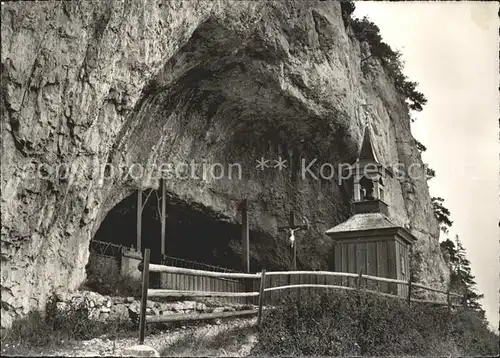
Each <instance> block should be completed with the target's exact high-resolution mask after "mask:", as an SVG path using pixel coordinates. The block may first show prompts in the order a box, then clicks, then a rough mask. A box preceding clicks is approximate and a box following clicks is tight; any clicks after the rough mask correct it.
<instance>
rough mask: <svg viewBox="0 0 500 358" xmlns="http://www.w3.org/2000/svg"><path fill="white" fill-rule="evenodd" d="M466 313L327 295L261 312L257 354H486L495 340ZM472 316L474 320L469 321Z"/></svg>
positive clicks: (492, 351) (495, 347) (493, 350)
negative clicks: (262, 313)
mask: <svg viewBox="0 0 500 358" xmlns="http://www.w3.org/2000/svg"><path fill="white" fill-rule="evenodd" d="M470 315H471V313H470V312H466V311H462V310H459V311H454V312H452V314H448V312H447V310H446V308H445V307H442V306H433V305H428V304H427V305H426V304H412V306H411V308H409V307H408V306H407V305H406V303H405V301H403V300H398V299H388V298H383V297H379V296H375V295H372V294H368V293H358V292H345V291H341V292H330V293H324V294H320V295H315V296H312V297H308V298H306V299H303V300H301V301H298V302H297V301H296V300H293V299H291V298H288V299H287V302H286V305H284V306H281V307H279V308H277V309H276V310H273V311H269V312H266V314H265V315H264V317H263V321H262V330H261V332H260V334H259V340H258V343H257V345H256V346H255V347H254V351H253V352H252V353H254V354H256V355H287V356H289V355H360V354H361V355H376V356H386V355H410V354H411V355H415V354H417V355H450V354H451V355H460V354H466V355H477V354H482V355H487V354H490V355H491V354H497V353H498V343H494V342H496V340H498V336H496V335H495V334H494V333H492V332H490V331H489V330H488V329H487V328H486V326H485V324H484V322H483V323H481V322H480V321H478V320H477V319H475V318H471V317H470ZM472 317H474V316H472Z"/></svg>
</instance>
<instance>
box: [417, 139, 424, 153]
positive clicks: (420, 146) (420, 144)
mask: <svg viewBox="0 0 500 358" xmlns="http://www.w3.org/2000/svg"><path fill="white" fill-rule="evenodd" d="M415 145H416V146H417V150H418V151H419V152H425V151H426V150H427V147H426V146H425V145H423V144H422V142H420V141H418V140H416V139H415Z"/></svg>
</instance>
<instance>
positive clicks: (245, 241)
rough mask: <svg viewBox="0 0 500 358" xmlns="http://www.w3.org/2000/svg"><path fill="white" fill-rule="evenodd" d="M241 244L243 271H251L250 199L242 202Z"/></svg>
mask: <svg viewBox="0 0 500 358" xmlns="http://www.w3.org/2000/svg"><path fill="white" fill-rule="evenodd" d="M241 241H242V242H241V246H242V248H243V253H242V256H243V257H242V261H243V272H250V230H249V225H248V199H245V200H243V203H242V204H241Z"/></svg>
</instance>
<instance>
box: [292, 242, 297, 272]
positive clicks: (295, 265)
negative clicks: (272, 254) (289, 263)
mask: <svg viewBox="0 0 500 358" xmlns="http://www.w3.org/2000/svg"><path fill="white" fill-rule="evenodd" d="M292 270H293V271H297V240H295V242H294V244H293V269H292Z"/></svg>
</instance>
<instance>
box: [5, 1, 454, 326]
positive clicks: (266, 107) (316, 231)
mask: <svg viewBox="0 0 500 358" xmlns="http://www.w3.org/2000/svg"><path fill="white" fill-rule="evenodd" d="M368 56H369V54H368V53H367V50H366V49H365V46H363V45H362V44H359V43H358V41H357V40H356V39H355V38H354V37H353V36H352V33H351V32H350V29H349V28H348V27H347V26H346V25H345V24H344V22H343V20H342V16H341V13H340V5H339V4H338V3H336V2H324V1H307V2H302V1H284V2H254V1H194V0H193V1H185V2H182V1H178V2H177V1H153V0H145V1H128V2H120V1H109V2H108V1H106V2H97V1H96V2H90V1H86V2H81V3H76V2H43V3H36V4H35V3H3V4H2V57H1V64H2V118H1V122H2V211H1V213H2V256H1V257H2V263H1V265H2V281H1V294H2V326H8V325H10V324H11V321H12V319H13V318H14V317H16V316H18V315H22V314H25V313H26V312H27V311H29V310H31V309H37V308H42V307H43V305H44V304H45V302H46V298H47V297H48V295H49V294H50V293H51V292H52V291H61V290H62V291H65V290H72V289H74V288H76V287H78V285H79V284H80V283H81V282H82V281H83V280H84V277H85V270H84V266H85V264H86V262H87V259H88V245H89V240H90V239H91V238H92V236H93V234H94V233H95V232H96V230H97V229H98V228H99V225H100V223H101V222H102V220H103V219H104V217H105V216H106V213H107V212H108V211H109V210H110V209H111V208H112V207H113V206H114V205H116V204H117V203H118V202H119V201H120V200H122V199H123V198H125V197H126V196H127V195H129V194H130V193H132V192H133V191H134V190H136V188H137V187H142V188H149V187H157V186H158V180H157V178H158V175H157V173H158V168H159V166H160V165H161V164H162V163H174V164H175V163H190V162H191V161H192V160H194V161H195V163H198V164H201V163H209V164H210V163H221V165H222V167H223V168H225V169H224V170H226V172H225V174H226V175H224V176H223V177H222V178H220V179H219V177H218V176H217V177H214V176H212V175H208V177H206V178H205V179H206V180H200V179H196V178H189V179H185V178H179V177H173V178H171V179H169V180H168V181H167V187H168V190H169V195H170V196H171V197H175V198H177V199H178V200H181V201H183V202H185V203H187V204H188V205H192V206H196V207H198V208H200V209H201V210H206V212H207V215H213V216H214V217H217V219H218V220H224V221H228V222H233V223H237V222H238V221H239V220H240V218H239V214H238V204H239V202H240V201H241V200H242V199H243V198H248V199H249V202H250V210H251V214H250V220H251V229H252V230H253V231H254V232H258V233H261V235H260V237H261V238H260V239H259V240H255V242H252V256H253V259H254V260H261V261H264V262H267V263H269V265H271V264H272V265H274V266H283V262H284V261H286V260H288V258H289V249H288V248H286V245H287V243H286V238H285V237H284V235H283V234H278V232H277V229H276V227H277V225H283V224H285V223H286V219H287V215H288V211H289V210H290V209H292V208H294V209H295V210H296V211H297V212H298V213H299V214H300V215H299V218H300V217H301V215H302V216H303V217H304V218H305V219H304V220H307V221H308V222H309V223H310V225H311V229H310V230H309V231H308V232H307V233H306V234H302V235H303V237H302V239H301V246H299V254H298V256H299V261H301V265H302V266H303V267H311V268H319V267H325V266H326V265H327V257H326V256H327V255H325V252H328V250H329V245H330V243H329V240H328V238H327V237H325V236H324V234H323V232H324V231H325V230H326V229H328V228H329V227H331V226H333V225H335V224H337V223H339V222H341V221H343V220H345V219H346V218H347V217H348V216H349V214H350V211H349V196H350V188H349V186H348V185H346V184H345V183H344V185H338V182H337V180H334V179H328V177H329V172H328V170H327V169H328V168H325V170H324V172H323V174H324V177H327V178H326V179H320V180H315V179H314V178H313V177H312V176H311V175H309V173H308V172H307V173H306V176H305V178H302V176H301V170H300V165H301V164H302V163H301V160H302V159H304V160H305V163H306V166H307V164H308V163H310V161H311V160H313V159H315V158H316V159H317V162H315V164H314V165H313V166H312V167H311V168H312V170H313V171H314V172H315V173H316V174H318V173H319V169H320V165H321V164H322V163H325V162H328V163H331V164H333V165H338V164H339V163H345V162H352V161H353V160H354V159H355V157H356V155H357V151H358V150H359V146H360V142H361V140H360V139H361V135H362V130H363V127H364V122H365V119H364V116H362V115H360V113H361V112H362V111H361V108H362V105H363V104H369V106H368V107H367V108H368V112H369V115H368V117H369V118H371V119H370V120H371V124H372V128H373V130H374V141H375V146H376V150H377V152H378V154H379V156H380V157H381V160H382V161H383V163H384V164H386V165H395V164H398V163H403V164H405V165H406V166H409V165H411V164H419V165H421V164H422V162H421V158H420V154H419V152H418V151H417V149H416V147H415V143H414V140H413V137H412V135H411V132H410V124H409V123H410V121H409V118H408V114H407V111H406V108H405V104H404V102H403V100H402V99H401V98H400V97H399V96H398V95H397V94H396V93H395V91H394V87H393V85H392V82H391V80H389V79H388V78H387V76H386V75H385V72H384V70H383V68H382V67H381V66H380V64H379V63H378V62H377V61H376V60H374V59H371V60H367V61H364V62H363V63H361V60H362V58H365V57H368ZM262 156H263V157H266V158H267V159H271V160H272V159H278V157H279V156H282V157H283V158H286V159H288V160H289V162H288V163H290V161H292V162H294V163H295V164H296V166H295V169H294V170H293V171H295V172H296V174H297V177H296V179H295V180H291V177H292V175H291V170H290V168H288V169H287V170H282V171H279V170H277V169H266V170H263V171H261V170H257V169H256V168H255V165H256V162H255V161H256V159H259V158H260V157H262ZM234 163H239V165H240V166H241V179H239V178H238V179H235V178H234V177H233V178H232V179H230V178H229V177H228V175H227V173H228V168H229V164H234ZM270 164H271V163H270ZM106 165H107V168H106ZM139 165H140V167H139ZM297 165H298V166H299V167H297ZM118 168H128V169H132V171H131V172H132V174H133V175H122V176H119V175H118ZM128 169H125V172H124V173H125V174H126V173H127V172H128ZM141 170H143V171H144V172H143V173H142V174H144V175H140V174H141ZM218 170H220V168H219V169H217V170H216V172H217V175H218V174H220V172H218ZM198 173H199V172H198ZM184 174H185V173H184ZM386 186H387V190H386V192H387V194H388V196H389V197H388V198H387V201H388V203H389V204H390V210H391V214H392V215H393V216H394V217H395V218H396V219H397V220H398V221H399V222H400V223H401V225H405V226H406V227H409V228H410V229H411V231H412V233H413V234H414V235H415V236H416V237H417V238H418V239H419V240H418V243H417V245H416V252H417V253H418V256H419V261H418V275H419V278H420V280H422V281H423V282H425V283H440V282H443V281H445V280H446V269H445V266H444V264H443V262H442V259H441V256H440V253H439V249H438V234H439V231H438V227H437V224H436V222H435V220H434V217H433V214H432V207H431V203H430V198H429V193H428V187H427V184H426V181H425V178H424V176H422V175H420V178H409V177H405V178H402V179H400V180H397V179H394V180H391V181H389V183H387V184H386ZM208 213H210V214H208ZM236 246H237V245H236ZM301 258H302V260H301ZM304 258H307V259H304ZM311 258H314V259H311ZM280 260H281V261H280ZM283 260H284V261H283Z"/></svg>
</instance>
